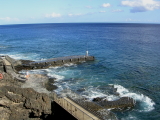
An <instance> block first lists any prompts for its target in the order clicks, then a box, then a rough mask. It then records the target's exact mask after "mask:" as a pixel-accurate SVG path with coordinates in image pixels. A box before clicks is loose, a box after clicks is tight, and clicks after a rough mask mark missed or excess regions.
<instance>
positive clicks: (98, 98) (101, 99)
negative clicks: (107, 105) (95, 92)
mask: <svg viewBox="0 0 160 120" xmlns="http://www.w3.org/2000/svg"><path fill="white" fill-rule="evenodd" d="M92 101H93V102H101V101H107V100H106V99H105V97H96V98H93V100H92Z"/></svg>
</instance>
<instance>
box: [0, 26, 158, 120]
mask: <svg viewBox="0 0 160 120" xmlns="http://www.w3.org/2000/svg"><path fill="white" fill-rule="evenodd" d="M86 50H88V51H89V55H93V56H95V58H96V60H95V61H94V62H84V63H82V64H78V65H74V64H70V65H65V66H62V67H56V68H49V69H46V70H45V69H43V70H34V71H30V73H31V74H34V73H44V74H47V75H48V76H50V77H55V78H57V82H56V83H55V84H56V85H57V86H58V87H59V88H58V89H57V91H61V90H63V89H65V88H70V89H73V90H78V89H81V88H85V91H84V92H83V93H81V94H82V95H85V96H86V97H87V98H89V99H93V98H95V97H102V96H106V97H107V99H108V100H116V99H118V98H119V97H123V96H129V97H132V98H133V99H135V100H136V106H135V107H134V109H132V110H129V111H127V110H126V111H123V112H115V114H116V115H117V116H118V118H119V119H121V120H160V52H159V51H160V24H121V23H57V24H21V25H1V26H0V55H10V56H11V57H13V58H16V59H29V60H41V59H47V58H54V57H62V56H70V55H84V54H85V51H86ZM108 85H114V87H115V88H117V91H118V92H119V94H120V96H115V95H111V94H108V93H107V91H106V89H107V86H108Z"/></svg>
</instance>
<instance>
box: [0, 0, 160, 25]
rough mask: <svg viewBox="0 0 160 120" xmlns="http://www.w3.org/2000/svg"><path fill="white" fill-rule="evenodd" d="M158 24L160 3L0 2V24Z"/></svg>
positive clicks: (113, 0) (138, 0)
mask: <svg viewBox="0 0 160 120" xmlns="http://www.w3.org/2000/svg"><path fill="white" fill-rule="evenodd" d="M83 22H96V23H97V22H100V23H101V22H105V23H160V0H0V25H4V24H29V23H83Z"/></svg>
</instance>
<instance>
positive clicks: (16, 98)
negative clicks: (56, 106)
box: [0, 86, 52, 120]
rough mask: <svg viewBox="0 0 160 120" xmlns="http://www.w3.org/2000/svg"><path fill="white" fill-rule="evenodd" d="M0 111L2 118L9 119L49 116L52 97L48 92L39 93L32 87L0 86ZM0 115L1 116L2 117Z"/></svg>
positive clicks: (22, 119)
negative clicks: (5, 112) (4, 112)
mask: <svg viewBox="0 0 160 120" xmlns="http://www.w3.org/2000/svg"><path fill="white" fill-rule="evenodd" d="M0 98H1V99H0V111H2V113H3V111H7V115H6V114H3V115H2V114H1V115H2V116H3V117H2V118H7V119H9V120H27V119H31V118H34V119H35V118H37V119H39V118H42V117H43V116H49V115H50V114H51V113H52V111H51V99H50V98H49V96H48V95H47V94H44V93H38V92H36V91H34V90H33V89H32V88H17V87H11V86H3V87H0ZM1 115H0V118H1Z"/></svg>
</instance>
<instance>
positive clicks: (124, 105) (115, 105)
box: [99, 97, 135, 110]
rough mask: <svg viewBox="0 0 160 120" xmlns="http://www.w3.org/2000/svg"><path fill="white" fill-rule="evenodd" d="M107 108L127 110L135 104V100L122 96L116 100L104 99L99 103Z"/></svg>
mask: <svg viewBox="0 0 160 120" xmlns="http://www.w3.org/2000/svg"><path fill="white" fill-rule="evenodd" d="M99 104H100V105H101V106H103V107H105V108H107V109H115V110H125V109H128V108H133V107H134V106H135V100H134V99H133V98H130V97H122V98H120V99H119V100H116V101H102V102H100V103H99Z"/></svg>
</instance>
